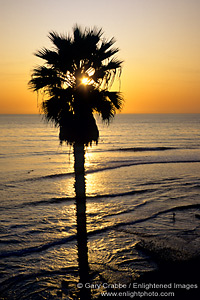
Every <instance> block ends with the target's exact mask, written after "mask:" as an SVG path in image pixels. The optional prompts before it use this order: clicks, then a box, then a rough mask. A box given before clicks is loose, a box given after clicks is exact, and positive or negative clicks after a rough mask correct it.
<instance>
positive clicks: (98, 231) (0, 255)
mask: <svg viewBox="0 0 200 300" xmlns="http://www.w3.org/2000/svg"><path fill="white" fill-rule="evenodd" d="M199 208H200V204H191V205H182V206H175V207H172V208H169V209H165V210H162V211H159V212H156V213H154V214H152V215H151V216H148V217H144V218H140V219H137V220H133V221H128V222H127V221H125V222H119V223H117V224H114V225H109V226H105V227H103V228H100V229H95V230H92V231H89V232H88V234H87V236H88V237H90V236H94V235H97V234H102V233H104V232H106V231H109V230H115V229H118V228H120V227H123V226H128V225H134V224H138V223H142V222H145V221H148V220H151V219H154V218H156V217H158V216H159V215H162V214H166V213H169V212H174V211H181V210H186V209H199ZM135 234H137V232H135ZM76 237H77V235H76V234H74V235H71V236H68V237H67V238H66V237H65V238H61V239H58V240H55V241H53V242H49V243H46V244H43V245H40V246H35V247H27V248H25V249H20V250H13V251H12V250H11V251H5V252H1V253H0V259H3V258H8V257H11V256H20V257H21V256H25V255H30V254H34V253H38V252H42V251H45V250H48V249H50V248H52V247H55V246H60V245H63V244H66V243H68V242H71V241H74V240H76Z"/></svg>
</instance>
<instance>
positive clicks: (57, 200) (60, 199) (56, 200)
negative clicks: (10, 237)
mask: <svg viewBox="0 0 200 300" xmlns="http://www.w3.org/2000/svg"><path fill="white" fill-rule="evenodd" d="M154 191H156V189H142V190H133V191H129V192H124V193H116V194H102V195H95V196H89V195H88V196H86V199H87V200H95V199H96V200H98V199H102V198H116V197H124V196H131V195H137V194H143V193H149V192H154ZM75 200H76V198H75V197H57V198H51V199H47V200H40V201H30V202H24V203H20V204H18V205H17V204H16V205H15V206H13V205H12V206H7V207H5V206H4V207H0V208H1V209H2V210H7V209H21V208H24V207H26V206H40V205H41V206H42V205H44V206H45V205H49V204H59V203H65V202H70V201H75Z"/></svg>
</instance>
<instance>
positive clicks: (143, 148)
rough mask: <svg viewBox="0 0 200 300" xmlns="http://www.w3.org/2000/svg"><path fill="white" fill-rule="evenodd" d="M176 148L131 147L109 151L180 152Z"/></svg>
mask: <svg viewBox="0 0 200 300" xmlns="http://www.w3.org/2000/svg"><path fill="white" fill-rule="evenodd" d="M178 149H180V148H175V147H130V148H117V149H110V150H109V151H122V152H144V151H165V150H178Z"/></svg>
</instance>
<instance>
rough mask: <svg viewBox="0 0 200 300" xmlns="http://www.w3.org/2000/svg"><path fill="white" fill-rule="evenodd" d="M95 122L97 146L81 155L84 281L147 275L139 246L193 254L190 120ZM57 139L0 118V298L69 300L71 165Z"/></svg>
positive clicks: (198, 182)
mask: <svg viewBox="0 0 200 300" xmlns="http://www.w3.org/2000/svg"><path fill="white" fill-rule="evenodd" d="M97 123H98V126H99V129H100V139H99V143H98V145H93V146H92V147H88V148H86V154H85V160H86V161H85V169H86V194H87V232H88V243H87V244H88V260H89V266H90V269H91V271H92V272H93V274H95V275H94V281H95V280H96V281H97V280H100V279H99V278H101V279H102V278H103V279H104V280H105V281H107V282H110V283H113V284H114V283H122V282H128V281H130V280H131V279H132V278H136V277H137V276H140V274H143V273H145V272H149V271H152V270H155V269H156V268H157V262H156V260H155V259H154V258H153V257H152V256H151V255H150V254H149V253H148V252H146V251H145V247H144V248H143V249H141V247H137V245H138V243H140V242H141V241H143V244H145V245H150V244H152V242H153V247H154V249H156V248H157V249H160V248H162V247H163V248H167V249H173V251H175V250H176V251H177V253H179V256H180V253H182V254H181V255H183V256H184V255H185V256H189V257H190V256H191V257H192V256H195V255H196V254H197V252H198V251H199V250H198V249H199V246H200V235H199V233H200V220H199V217H200V193H199V192H200V172H199V171H200V114H118V115H116V117H115V119H114V120H113V121H112V122H111V123H110V125H109V126H108V125H106V124H103V123H102V122H101V120H100V119H99V118H98V117H97ZM58 133H59V131H58V129H56V128H54V127H53V126H51V125H50V124H47V123H45V122H44V120H43V119H42V116H39V115H0V147H1V148H0V163H1V174H0V198H1V201H0V212H1V213H0V217H1V223H0V264H1V273H0V299H20V300H22V299H75V298H73V296H72V294H73V293H74V295H75V294H76V292H77V283H78V282H79V273H78V262H77V245H76V206H75V191H74V158H73V149H72V147H70V146H68V145H65V144H63V145H60V143H59V138H58ZM181 249H182V250H184V251H182V252H181ZM173 253H174V252H173ZM183 253H184V254H183ZM163 255H164V254H163ZM95 276H96V277H95ZM63 280H64V281H65V282H67V288H65V289H64V288H63ZM95 292H96V291H93V294H94V298H95ZM74 297H75V296H74Z"/></svg>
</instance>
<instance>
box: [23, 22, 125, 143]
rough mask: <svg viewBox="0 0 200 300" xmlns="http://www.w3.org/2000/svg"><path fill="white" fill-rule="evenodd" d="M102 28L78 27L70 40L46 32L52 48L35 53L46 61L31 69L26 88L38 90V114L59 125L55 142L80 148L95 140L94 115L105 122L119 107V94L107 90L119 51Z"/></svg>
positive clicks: (118, 71) (118, 69) (117, 67)
mask: <svg viewBox="0 0 200 300" xmlns="http://www.w3.org/2000/svg"><path fill="white" fill-rule="evenodd" d="M102 35H103V33H102V29H100V30H98V29H96V28H93V29H87V28H86V29H85V30H82V29H81V28H80V27H78V26H77V25H76V26H75V27H74V28H73V34H72V36H67V35H59V34H57V33H56V32H50V33H49V38H50V40H51V41H52V42H53V45H54V48H53V49H52V50H49V49H47V48H43V49H41V50H39V51H38V52H37V53H36V54H35V55H36V56H37V57H40V58H42V59H44V60H45V63H44V65H42V66H38V67H36V68H35V69H34V70H33V73H32V78H31V80H30V81H29V86H30V88H31V89H33V90H34V91H39V90H43V91H44V98H43V100H42V106H41V108H42V112H43V113H44V115H45V117H46V119H47V120H48V121H52V122H53V123H54V125H56V126H59V127H60V136H59V137H60V141H61V142H63V141H66V142H67V143H70V144H74V143H81V144H84V145H88V144H92V142H96V143H97V142H98V138H99V131H98V128H97V125H96V121H95V118H94V116H93V113H98V114H99V115H100V116H101V117H102V119H103V121H107V122H109V121H110V120H111V119H112V117H114V115H115V113H116V111H117V110H119V109H121V107H122V103H123V97H122V95H121V93H120V92H113V91H109V88H110V87H111V85H112V83H113V81H114V78H115V76H116V75H117V74H118V75H119V76H120V74H121V64H122V61H120V60H117V59H116V58H114V57H113V56H114V54H116V53H117V52H118V51H119V49H118V48H114V47H113V44H114V42H115V41H114V39H113V38H112V39H111V40H105V39H103V38H102Z"/></svg>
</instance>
